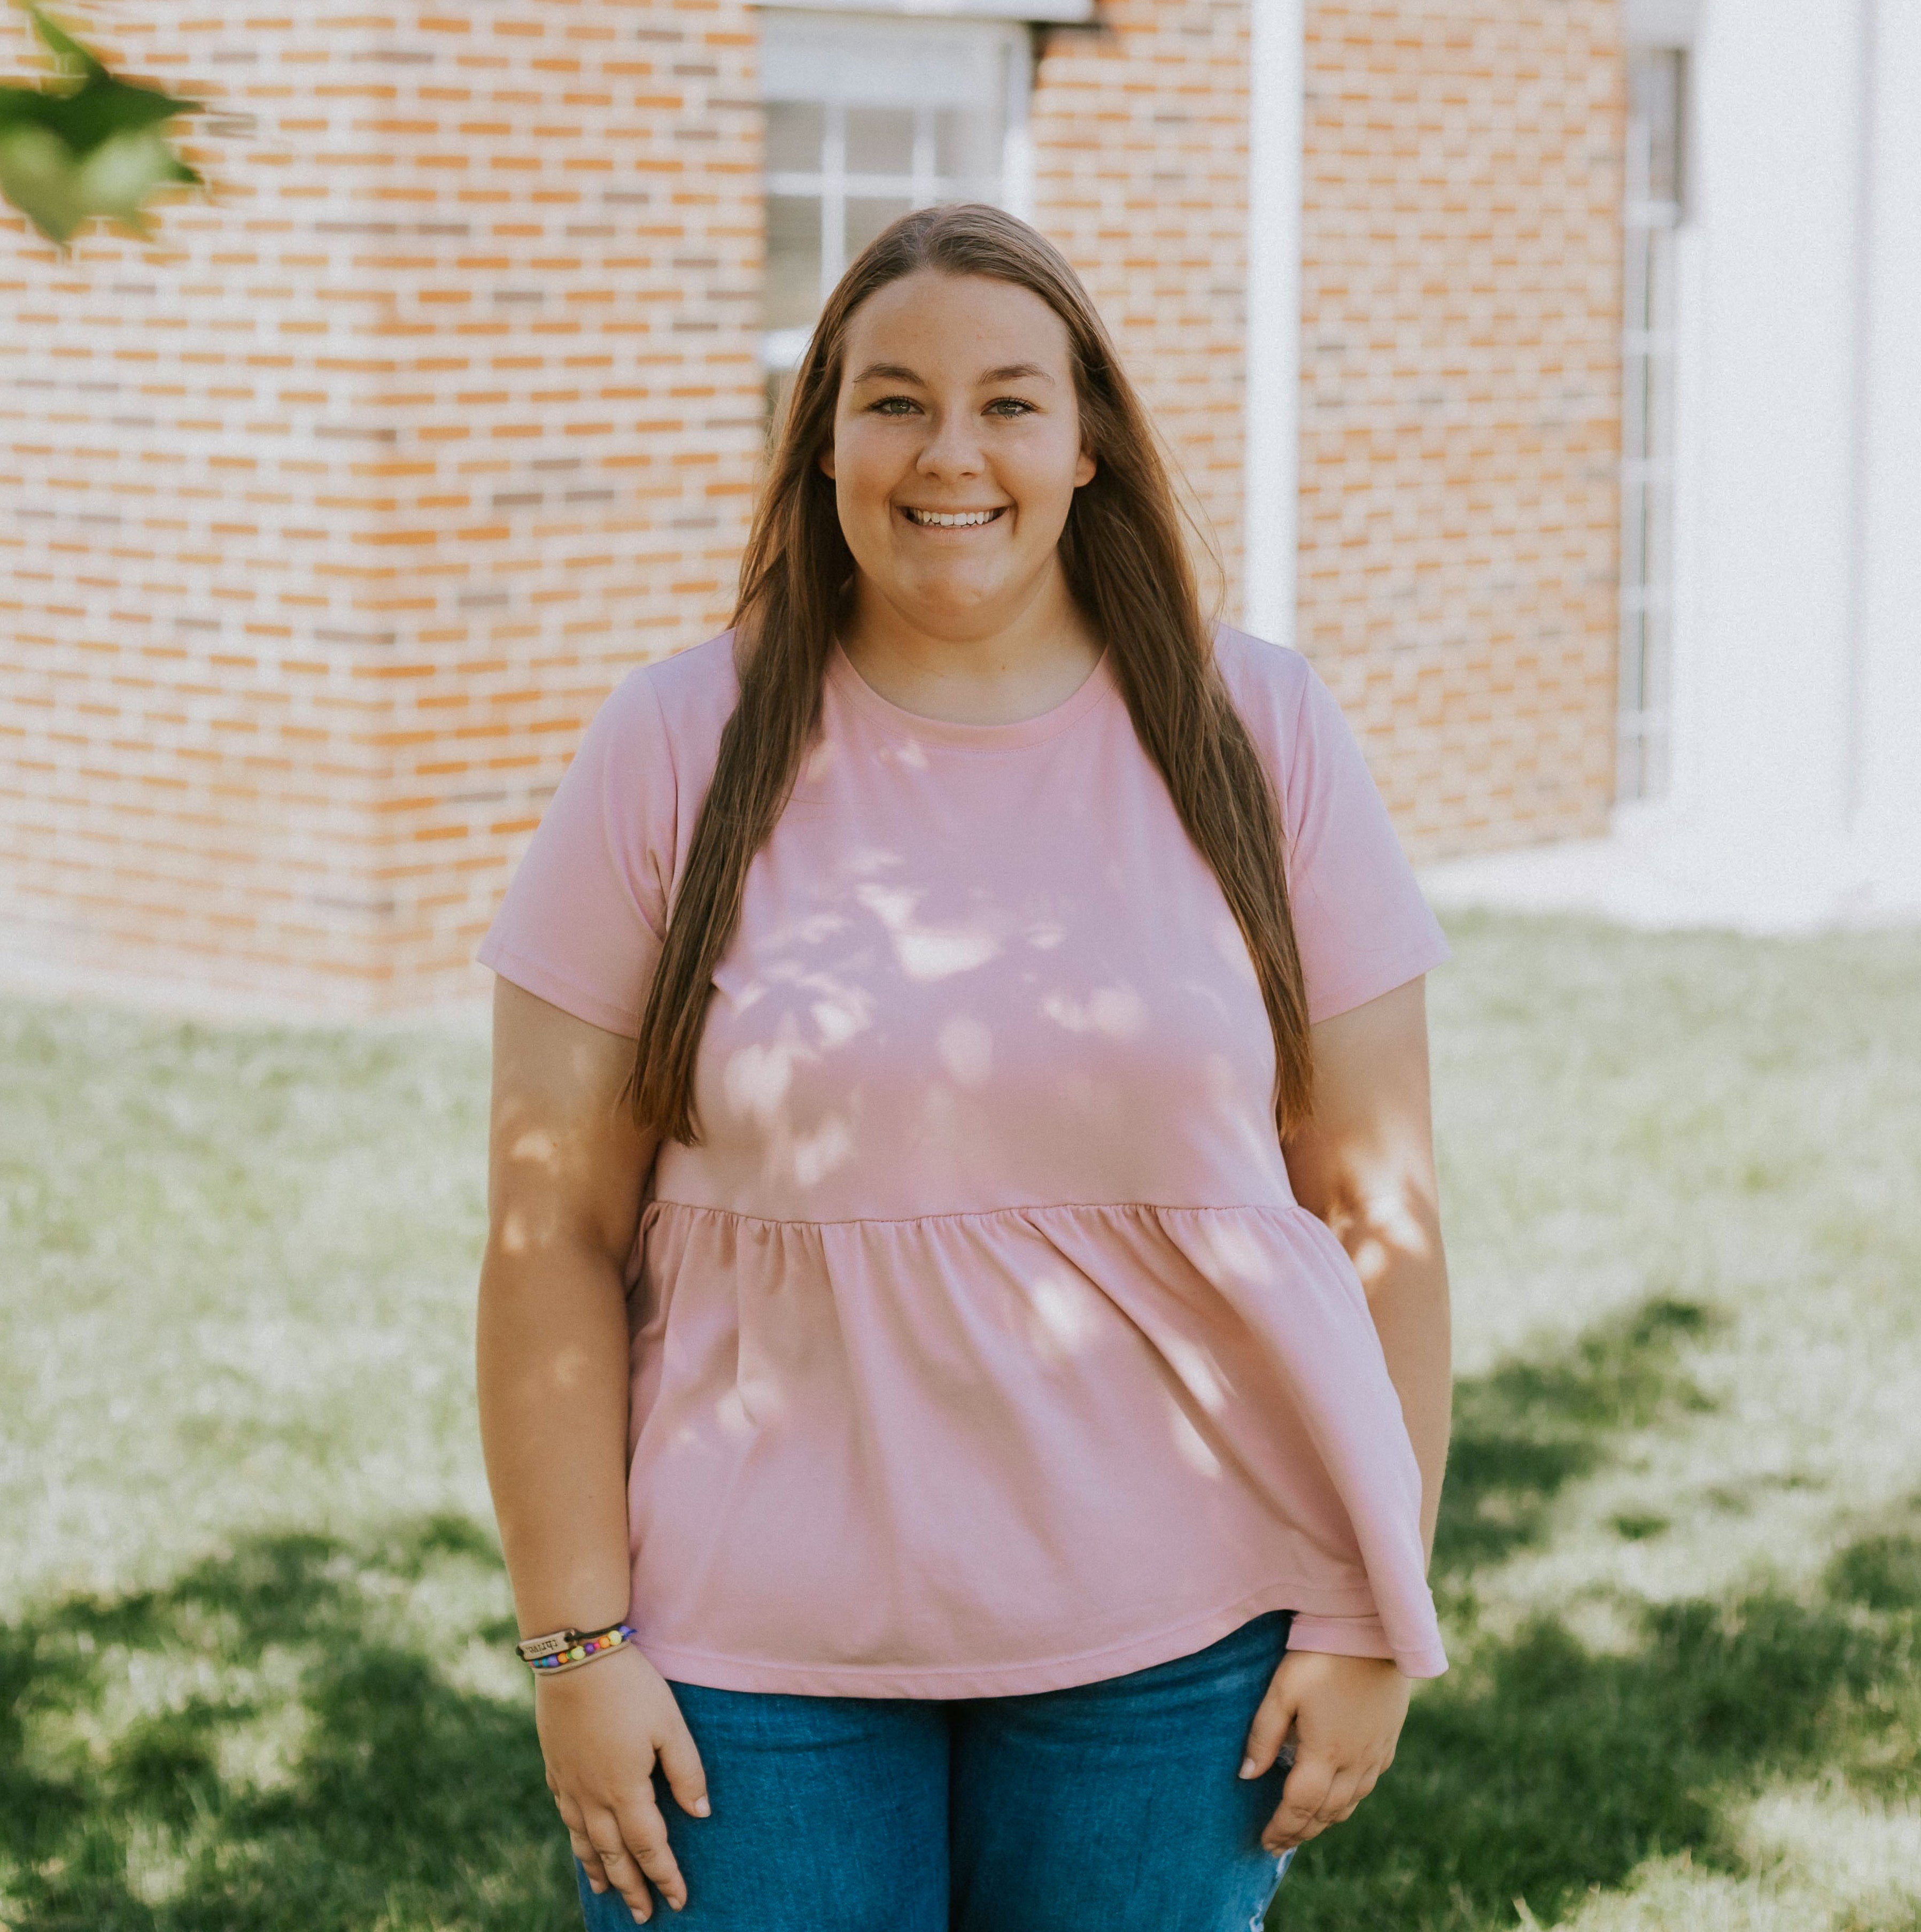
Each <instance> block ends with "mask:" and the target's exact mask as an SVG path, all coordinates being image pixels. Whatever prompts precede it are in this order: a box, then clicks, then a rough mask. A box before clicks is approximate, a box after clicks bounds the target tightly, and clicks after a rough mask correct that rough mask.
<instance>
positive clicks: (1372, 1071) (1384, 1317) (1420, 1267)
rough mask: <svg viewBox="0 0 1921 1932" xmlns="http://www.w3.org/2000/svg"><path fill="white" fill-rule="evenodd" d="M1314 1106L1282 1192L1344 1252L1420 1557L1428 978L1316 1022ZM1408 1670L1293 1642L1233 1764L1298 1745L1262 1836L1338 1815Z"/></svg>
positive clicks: (1436, 1351) (1439, 1421)
mask: <svg viewBox="0 0 1921 1932" xmlns="http://www.w3.org/2000/svg"><path fill="white" fill-rule="evenodd" d="M1312 1037H1313V1042H1314V1114H1313V1117H1312V1118H1311V1120H1309V1121H1308V1122H1307V1123H1306V1124H1305V1125H1304V1126H1303V1127H1302V1128H1300V1129H1299V1131H1297V1132H1296V1133H1293V1134H1292V1135H1290V1136H1289V1137H1288V1139H1287V1145H1286V1152H1287V1172H1288V1175H1289V1178H1290V1180H1291V1181H1292V1182H1293V1188H1294V1195H1295V1198H1296V1199H1297V1200H1298V1201H1299V1202H1300V1204H1301V1205H1302V1207H1304V1208H1306V1209H1307V1210H1308V1212H1309V1213H1310V1214H1314V1215H1316V1216H1317V1217H1319V1218H1320V1220H1323V1221H1325V1222H1326V1223H1327V1225H1328V1226H1329V1228H1330V1229H1332V1230H1333V1232H1334V1233H1335V1235H1336V1236H1337V1237H1338V1238H1339V1240H1340V1242H1341V1246H1342V1247H1344V1248H1345V1249H1346V1250H1347V1253H1349V1255H1350V1256H1352V1257H1353V1262H1354V1266H1355V1268H1356V1271H1357V1272H1358V1273H1359V1275H1360V1277H1361V1283H1362V1287H1363V1288H1364V1289H1365V1290H1366V1292H1367V1297H1368V1308H1369V1310H1370V1311H1371V1313H1372V1314H1373V1316H1374V1328H1375V1330H1376V1331H1377V1333H1378V1334H1379V1335H1380V1342H1381V1349H1382V1351H1383V1354H1384V1355H1386V1358H1387V1369H1388V1373H1389V1376H1391V1377H1392V1380H1393V1382H1394V1386H1395V1391H1396V1392H1397V1393H1398V1394H1399V1396H1400V1397H1401V1413H1402V1415H1404V1417H1405V1418H1406V1420H1407V1433H1408V1436H1409V1437H1410V1439H1411V1441H1412V1442H1413V1447H1414V1455H1415V1460H1416V1462H1417V1463H1419V1466H1420V1471H1421V1533H1422V1541H1423V1544H1424V1545H1425V1548H1426V1550H1427V1551H1428V1554H1429V1555H1430V1556H1431V1555H1432V1554H1433V1551H1434V1520H1435V1517H1436V1514H1437V1511H1438V1510H1439V1508H1440V1487H1441V1476H1442V1472H1443V1469H1444V1468H1445V1466H1446V1461H1447V1438H1448V1428H1449V1420H1450V1417H1451V1415H1452V1407H1453V1373H1452V1361H1451V1348H1450V1343H1449V1322H1448V1292H1447V1262H1446V1257H1445V1256H1444V1255H1443V1253H1442V1251H1441V1237H1440V1211H1439V1207H1438V1202H1437V1196H1438V1189H1437V1185H1436V1181H1435V1175H1434V1125H1433V1116H1432V1110H1431V1103H1430V1100H1429V1095H1428V1020H1427V998H1426V983H1425V980H1410V982H1409V983H1407V985H1406V986H1398V987H1396V988H1395V989H1394V991H1393V992H1389V993H1383V995H1381V996H1380V998H1378V999H1375V1000H1370V1001H1368V1002H1367V1003H1366V1004H1365V1005H1364V1006H1360V1007H1355V1008H1353V1010H1351V1011H1350V1012H1347V1013H1341V1014H1338V1015H1337V1016H1335V1018H1334V1019H1330V1020H1326V1021H1323V1022H1322V1023H1321V1024H1320V1025H1318V1026H1317V1027H1315V1028H1314V1029H1313V1035H1312ZM1408 1690H1409V1685H1408V1682H1407V1679H1405V1678H1404V1677H1403V1676H1401V1673H1400V1672H1399V1671H1398V1670H1397V1669H1396V1668H1395V1666H1394V1664H1392V1661H1389V1660H1388V1659H1386V1658H1365V1657H1339V1656H1335V1655H1329V1654H1327V1653H1324V1652H1314V1651H1300V1652H1289V1654H1288V1655H1287V1658H1285V1659H1284V1661H1283V1662H1282V1664H1281V1668H1280V1669H1279V1670H1278V1671H1277V1672H1276V1673H1275V1677H1274V1682H1273V1684H1272V1686H1271V1688H1269V1691H1268V1694H1267V1696H1266V1699H1265V1700H1263V1703H1262V1704H1261V1706H1260V1710H1259V1711H1258V1712H1257V1713H1256V1714H1255V1716H1254V1724H1253V1727H1252V1729H1251V1730H1250V1732H1249V1733H1248V1758H1247V1763H1246V1764H1245V1766H1243V1767H1242V1775H1244V1776H1247V1777H1257V1776H1258V1775H1260V1773H1261V1772H1264V1771H1266V1769H1268V1767H1269V1766H1270V1765H1272V1763H1273V1762H1274V1760H1275V1755H1276V1754H1277V1753H1278V1751H1279V1749H1280V1747H1281V1745H1282V1743H1283V1742H1285V1740H1286V1739H1287V1736H1288V1734H1289V1733H1290V1731H1292V1732H1293V1733H1294V1734H1295V1736H1296V1741H1297V1750H1296V1757H1295V1761H1294V1766H1293V1769H1292V1770H1291V1771H1290V1772H1289V1773H1288V1775H1287V1786H1286V1788H1285V1790H1284V1793H1283V1795H1282V1799H1281V1806H1280V1808H1279V1810H1278V1811H1276V1812H1275V1814H1274V1817H1273V1818H1272V1820H1271V1821H1270V1823H1269V1826H1268V1827H1267V1830H1266V1833H1265V1834H1264V1835H1263V1837H1264V1842H1266V1843H1267V1844H1268V1845H1269V1847H1270V1848H1271V1849H1273V1850H1275V1851H1276V1852H1280V1851H1282V1850H1284V1849H1287V1847H1288V1846H1291V1845H1298V1844H1301V1843H1305V1841H1307V1840H1308V1839H1309V1838H1315V1837H1317V1836H1318V1835H1320V1832H1323V1831H1324V1830H1325V1829H1326V1828H1327V1826H1329V1825H1332V1824H1338V1823H1339V1822H1340V1821H1341V1820H1343V1819H1344V1818H1346V1817H1349V1816H1350V1815H1351V1814H1352V1813H1353V1810H1354V1808H1355V1807H1356V1805H1359V1803H1360V1802H1361V1800H1362V1799H1363V1798H1365V1796H1367V1795H1368V1793H1369V1792H1370V1791H1371V1790H1373V1789H1374V1783H1375V1781H1376V1780H1377V1778H1379V1777H1380V1775H1381V1773H1382V1772H1384V1771H1385V1770H1386V1769H1387V1767H1388V1766H1389V1764H1391V1763H1392V1762H1393V1759H1394V1749H1395V1743H1396V1742H1397V1741H1398V1739H1399V1736H1400V1734H1401V1724H1402V1722H1403V1721H1404V1719H1405V1718H1406V1716H1407V1695H1408Z"/></svg>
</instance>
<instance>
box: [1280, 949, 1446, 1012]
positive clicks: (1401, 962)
mask: <svg viewBox="0 0 1921 1932" xmlns="http://www.w3.org/2000/svg"><path fill="white" fill-rule="evenodd" d="M1453 957H1454V949H1453V948H1452V947H1451V946H1449V945H1448V944H1446V941H1441V942H1440V943H1439V944H1435V943H1434V942H1432V941H1426V940H1424V941H1422V944H1419V946H1415V947H1409V948H1408V949H1407V950H1406V951H1404V952H1401V953H1390V954H1389V956H1387V957H1386V959H1381V960H1378V961H1374V962H1369V963H1368V964H1367V965H1364V966H1362V967H1359V968H1356V970H1355V971H1353V972H1352V973H1350V974H1349V975H1348V976H1347V978H1346V979H1344V980H1342V981H1341V983H1340V984H1339V985H1338V986H1337V987H1335V988H1333V989H1330V990H1328V991H1326V992H1323V994H1322V996H1321V998H1320V999H1319V1000H1318V1001H1315V1002H1314V1004H1313V1005H1312V1007H1311V1008H1310V1010H1309V1011H1308V1025H1310V1026H1318V1025H1320V1023H1321V1022H1322V1021H1323V1020H1332V1019H1339V1018H1340V1016H1341V1015H1342V1014H1343V1013H1352V1012H1353V1010H1354V1009H1355V1008H1356V1007H1364V1006H1365V1005H1366V1004H1368V1001H1370V1000H1377V999H1379V998H1380V996H1381V995H1383V993H1391V992H1393V991H1394V990H1395V988H1396V987H1397V986H1406V985H1407V983H1408V981H1409V980H1418V979H1419V978H1420V977H1422V974H1427V973H1431V972H1433V971H1434V969H1435V968H1437V967H1440V966H1445V965H1446V964H1447V963H1448V962H1449V960H1451V959H1452V958H1453Z"/></svg>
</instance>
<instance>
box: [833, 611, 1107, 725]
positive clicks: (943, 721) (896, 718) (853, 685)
mask: <svg viewBox="0 0 1921 1932" xmlns="http://www.w3.org/2000/svg"><path fill="white" fill-rule="evenodd" d="M827 672H828V675H829V676H830V677H831V678H832V679H833V680H834V682H835V684H836V685H838V686H839V687H840V688H841V690H843V691H845V692H846V693H847V696H848V697H850V699H852V700H853V702H854V703H855V704H856V705H857V706H859V708H860V709H862V711H864V712H866V713H867V715H868V716H869V717H870V718H874V720H875V721H877V723H879V724H881V725H882V726H883V727H884V728H885V729H886V730H888V731H889V732H890V733H892V734H893V735H894V736H897V737H901V738H911V739H916V740H917V741H918V742H920V743H922V744H937V745H958V746H960V747H961V748H963V750H968V751H1001V750H1003V749H1006V748H1010V747H1012V746H1015V745H1035V744H1038V743H1040V742H1041V741H1042V740H1043V739H1047V738H1052V737H1054V736H1057V735H1058V734H1059V733H1061V732H1062V731H1065V730H1066V729H1067V728H1068V726H1069V725H1070V724H1073V723H1074V721H1075V720H1076V719H1077V718H1079V717H1080V715H1082V713H1083V712H1086V711H1088V710H1089V709H1092V707H1093V706H1094V705H1095V704H1096V703H1098V702H1099V701H1100V700H1101V698H1102V697H1104V696H1105V695H1106V694H1107V693H1108V692H1109V691H1111V690H1113V688H1114V674H1113V646H1111V645H1104V646H1102V647H1101V655H1099V657H1098V658H1095V661H1094V667H1093V669H1092V670H1090V671H1089V673H1087V675H1086V676H1085V677H1084V678H1083V679H1081V680H1080V683H1079V684H1077V685H1075V687H1074V689H1073V690H1072V691H1069V692H1068V694H1067V696H1066V697H1063V698H1062V700H1061V701H1060V702H1059V703H1058V704H1056V705H1054V706H1052V707H1051V708H1050V709H1048V710H1046V711H1042V712H1036V713H1035V715H1034V716H1033V717H1032V718H1015V719H1014V721H1012V722H1011V723H1010V724H963V723H961V722H960V721H958V720H956V719H954V718H924V717H922V715H921V714H920V712H918V711H909V710H907V709H904V707H903V706H900V705H898V704H896V703H895V702H894V700H892V698H891V697H882V696H881V694H880V692H879V691H876V690H875V689H874V686H873V685H871V684H869V683H868V681H867V679H865V678H864V677H863V676H862V675H861V674H860V673H859V671H858V670H856V669H855V667H854V661H853V658H850V657H849V656H848V655H847V652H846V650H845V649H844V648H843V647H842V645H841V640H840V639H839V638H838V637H836V638H835V640H834V646H833V649H832V652H831V653H830V654H829V658H828V665H827Z"/></svg>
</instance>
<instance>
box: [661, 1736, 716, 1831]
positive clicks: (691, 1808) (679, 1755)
mask: <svg viewBox="0 0 1921 1932" xmlns="http://www.w3.org/2000/svg"><path fill="white" fill-rule="evenodd" d="M657 1762H658V1763H659V1765H660V1767H661V1770H662V1771H664V1772H665V1773H666V1774H667V1789H668V1790H670V1791H671V1792H672V1793H673V1796H674V1802H675V1803H676V1805H679V1807H680V1808H681V1809H682V1811H685V1813H686V1814H688V1817H691V1818H705V1817H707V1816H708V1815H709V1812H710V1811H711V1810H712V1807H711V1806H710V1805H709V1804H708V1802H707V1773H706V1769H705V1768H704V1767H703V1765H702V1764H701V1762H700V1752H699V1751H698V1750H697V1749H696V1748H695V1746H694V1733H692V1732H691V1731H690V1730H688V1728H687V1726H686V1725H685V1724H684V1723H680V1722H676V1724H675V1725H674V1727H673V1734H672V1736H669V1737H665V1738H663V1739H661V1744H660V1748H659V1751H658V1754H657Z"/></svg>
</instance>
